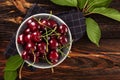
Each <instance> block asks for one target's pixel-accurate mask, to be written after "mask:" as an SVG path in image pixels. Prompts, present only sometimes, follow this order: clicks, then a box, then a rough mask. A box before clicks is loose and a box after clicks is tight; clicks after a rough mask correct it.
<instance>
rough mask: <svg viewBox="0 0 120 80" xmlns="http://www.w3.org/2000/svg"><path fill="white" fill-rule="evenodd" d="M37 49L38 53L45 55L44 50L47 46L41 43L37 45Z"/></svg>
mask: <svg viewBox="0 0 120 80" xmlns="http://www.w3.org/2000/svg"><path fill="white" fill-rule="evenodd" d="M37 49H38V51H39V52H40V53H43V54H45V53H46V49H47V45H46V43H45V42H41V43H39V44H38V45H37Z"/></svg>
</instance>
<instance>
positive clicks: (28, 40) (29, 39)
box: [24, 34, 32, 43]
mask: <svg viewBox="0 0 120 80" xmlns="http://www.w3.org/2000/svg"><path fill="white" fill-rule="evenodd" d="M31 40H32V37H31V34H28V35H26V36H25V37H24V41H25V42H26V43H28V42H31Z"/></svg>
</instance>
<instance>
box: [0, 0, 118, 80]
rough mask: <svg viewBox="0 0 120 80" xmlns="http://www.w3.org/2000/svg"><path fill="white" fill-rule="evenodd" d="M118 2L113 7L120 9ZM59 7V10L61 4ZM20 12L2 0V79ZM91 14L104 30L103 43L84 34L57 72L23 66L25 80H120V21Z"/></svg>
mask: <svg viewBox="0 0 120 80" xmlns="http://www.w3.org/2000/svg"><path fill="white" fill-rule="evenodd" d="M39 4H47V5H49V6H50V5H51V6H52V7H51V9H53V10H54V9H55V7H57V6H54V5H53V4H49V1H48V0H41V3H39ZM119 4H120V1H119V0H113V2H112V4H111V7H113V8H115V9H117V10H119V11H120V5H119ZM57 8H58V9H57V10H58V11H59V10H60V9H59V8H60V7H57ZM62 8H63V7H62ZM64 10H65V9H64ZM60 11H61V10H60ZM19 16H22V17H24V16H25V15H24V14H22V13H20V12H19V11H18V10H17V9H16V8H15V7H14V6H13V5H12V4H10V3H9V2H8V1H6V2H1V3H0V80H2V79H3V69H4V67H5V62H6V59H5V57H4V55H3V52H4V51H5V48H6V46H7V45H8V44H9V40H10V38H11V36H12V34H13V33H14V32H15V31H16V30H17V28H18V27H19V24H18V23H17V22H16V20H17V18H18V17H19ZM92 17H93V18H94V19H95V20H96V21H97V22H98V23H99V25H100V28H101V30H102V39H101V41H100V47H96V46H95V45H94V44H92V43H91V42H90V41H89V40H88V39H87V38H86V35H85V36H84V38H82V39H81V40H79V41H77V42H76V43H73V46H72V50H71V53H70V58H67V59H66V60H65V61H64V62H63V63H61V64H60V65H59V66H57V67H55V68H54V69H55V73H51V70H50V69H45V70H43V69H37V70H36V71H35V72H30V71H28V70H25V69H24V70H23V72H22V76H23V80H120V22H117V21H114V20H111V19H109V18H106V17H103V16H100V15H92Z"/></svg>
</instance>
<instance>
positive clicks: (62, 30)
mask: <svg viewBox="0 0 120 80" xmlns="http://www.w3.org/2000/svg"><path fill="white" fill-rule="evenodd" d="M67 31H68V28H67V26H66V25H64V24H62V25H61V26H60V27H59V28H58V32H59V33H62V34H66V33H67Z"/></svg>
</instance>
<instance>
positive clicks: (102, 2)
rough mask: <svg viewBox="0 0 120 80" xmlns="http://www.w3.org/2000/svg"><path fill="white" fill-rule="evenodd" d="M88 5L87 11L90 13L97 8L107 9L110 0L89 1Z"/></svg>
mask: <svg viewBox="0 0 120 80" xmlns="http://www.w3.org/2000/svg"><path fill="white" fill-rule="evenodd" d="M90 1H91V2H89V4H88V11H92V10H93V9H94V8H98V7H108V6H109V4H110V3H111V2H112V0H90Z"/></svg>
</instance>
